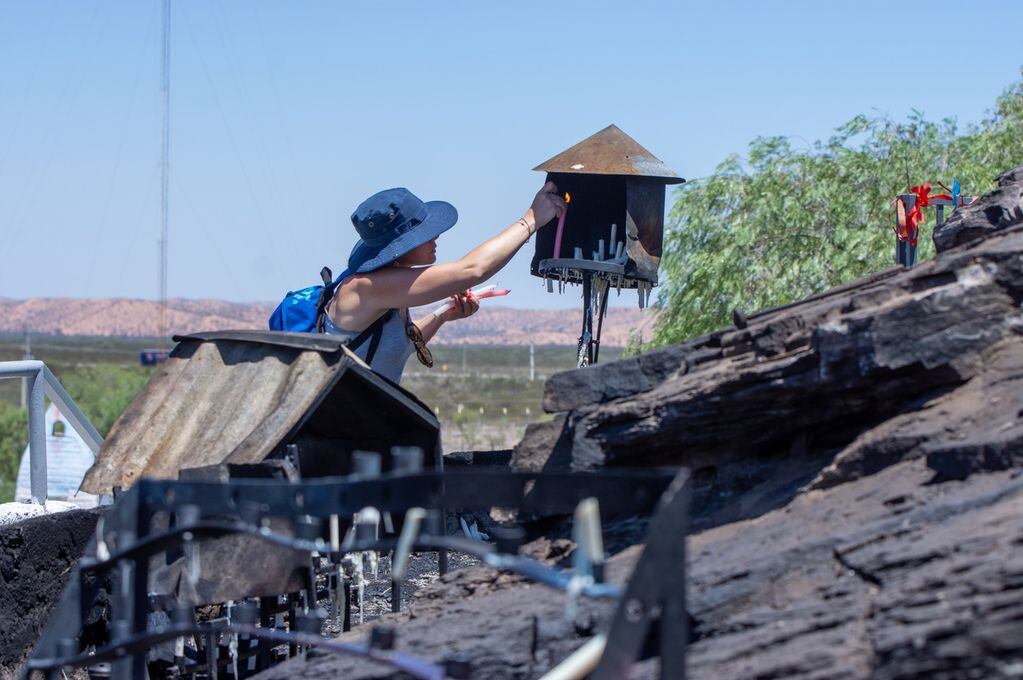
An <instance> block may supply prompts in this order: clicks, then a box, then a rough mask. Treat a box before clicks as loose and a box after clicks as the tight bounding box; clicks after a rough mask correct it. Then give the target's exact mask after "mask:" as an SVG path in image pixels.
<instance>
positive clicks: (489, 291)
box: [433, 286, 511, 318]
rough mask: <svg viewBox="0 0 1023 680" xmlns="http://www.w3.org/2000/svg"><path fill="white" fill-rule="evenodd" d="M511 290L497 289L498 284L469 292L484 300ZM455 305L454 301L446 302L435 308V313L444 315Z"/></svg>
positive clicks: (438, 315)
mask: <svg viewBox="0 0 1023 680" xmlns="http://www.w3.org/2000/svg"><path fill="white" fill-rule="evenodd" d="M510 292H511V291H510V290H508V289H503V290H497V286H482V287H480V288H477V289H476V290H470V291H469V294H470V295H472V296H473V297H474V298H476V299H477V300H483V299H485V298H492V297H501V296H504V295H507V294H508V293H510ZM454 306H455V303H454V302H445V303H444V304H442V305H441V306H440V307H438V308H437V309H435V310H433V315H434V316H435V317H438V318H440V317H441V316H443V315H444V312H446V311H448V310H449V309H451V308H452V307H454Z"/></svg>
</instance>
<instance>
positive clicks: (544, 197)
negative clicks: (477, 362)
mask: <svg viewBox="0 0 1023 680" xmlns="http://www.w3.org/2000/svg"><path fill="white" fill-rule="evenodd" d="M557 190H558V188H557V187H556V186H555V185H554V183H553V182H547V183H546V184H545V185H544V186H543V188H541V189H540V191H539V192H538V193H537V194H536V197H535V198H534V199H533V204H532V205H531V206H530V208H529V210H527V211H526V214H525V215H524V216H523V217H522V219H520V220H517V221H516V222H515V223H514V224H512V225H511V226H510V227H508V228H507V229H505V230H504V231H502V232H501V233H500V234H498V235H497V236H494V237H493V238H490V239H488V240H486V241H484V242H483V243H482V244H480V245H479V246H477V247H476V248H473V249H472V250H471V251H470V252H469V253H467V254H466V255H464V256H463V257H461V258H459V259H457V260H455V261H454V262H446V263H444V264H435V265H431V266H429V267H419V268H407V267H384V268H382V269H378V270H376V271H373V272H369V273H367V274H360V275H357V276H353V277H352V278H351V280H350V281H348V282H346V283H345V286H344V295H345V296H349V297H348V300H347V303H346V305H345V307H346V308H347V309H348V310H358V314H352V316H358V317H360V319H359V320H358V322H361V321H362V320H363V319H367V320H366V323H371V322H372V320H373V319H374V318H376V316H378V315H379V313H380V312H381V311H383V310H385V309H393V308H402V307H418V306H421V305H428V304H430V303H432V302H437V301H438V300H442V299H444V298H447V297H450V296H452V295H456V294H458V293H465V292H466V291H467V290H468V289H470V288H472V287H473V286H476V285H478V284H480V283H482V282H484V281H486V280H487V279H489V278H490V277H491V276H493V275H494V274H496V273H497V272H498V271H500V270H501V268H502V267H504V266H505V265H506V264H508V261H509V260H511V258H512V257H513V256H514V255H515V253H516V252H517V251H518V249H519V248H521V247H522V245H523V244H524V243H525V242H526V241H528V240H529V237H530V236H532V235H533V234H534V233H535V232H536V230H537V229H538V228H539V227H542V226H544V225H545V224H547V223H549V222H551V221H552V220H553V219H554V218H555V217H556V216H557V215H558V214H559V213H560V211H562V210H564V209H565V200H564V199H563V198H562V197H560V196H558V195H557V193H556V192H557ZM349 314H351V311H349ZM363 314H365V317H363ZM358 322H357V323H356V324H355V325H356V326H359V325H362V324H361V323H358Z"/></svg>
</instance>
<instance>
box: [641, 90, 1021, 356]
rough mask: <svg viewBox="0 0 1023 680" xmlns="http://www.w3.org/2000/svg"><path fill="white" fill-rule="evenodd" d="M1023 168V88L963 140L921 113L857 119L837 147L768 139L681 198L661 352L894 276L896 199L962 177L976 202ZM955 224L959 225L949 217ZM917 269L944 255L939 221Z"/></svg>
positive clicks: (663, 295)
mask: <svg viewBox="0 0 1023 680" xmlns="http://www.w3.org/2000/svg"><path fill="white" fill-rule="evenodd" d="M1021 163H1023V81H1021V82H1018V83H1016V84H1014V85H1012V86H1011V87H1009V88H1008V89H1007V90H1006V91H1005V92H1004V93H1003V94H1002V96H1001V97H999V98H998V100H997V101H996V105H995V107H994V109H993V110H992V111H990V112H989V114H988V117H987V118H986V119H985V120H983V121H982V122H981V123H979V124H977V125H971V126H969V127H968V128H967V129H966V130H964V131H960V130H959V127H958V126H957V124H956V121H955V120H953V119H945V120H942V121H939V122H932V121H929V120H927V119H926V118H925V117H924V115H923V114H922V113H920V112H917V111H914V113H913V114H912V115H911V116H910V117H909V119H908V120H906V121H903V122H898V121H895V120H893V119H891V118H890V117H887V116H866V115H860V116H856V117H855V118H853V119H852V120H850V121H849V122H847V123H845V124H844V125H842V126H840V127H839V128H837V129H836V130H835V133H834V135H833V136H832V137H831V138H830V139H828V140H826V141H817V142H815V143H814V144H811V145H809V146H797V145H794V144H793V142H792V141H791V140H790V139H788V138H785V137H758V138H757V139H755V140H753V142H752V143H751V144H750V145H749V152H748V154H747V156H746V158H744V159H743V158H740V157H738V156H734V155H733V156H730V157H729V158H727V159H725V161H724V162H723V163H721V164H720V165H719V166H718V167H717V169H716V170H715V171H714V173H713V174H711V175H710V176H709V177H705V178H702V179H698V180H695V181H691V182H688V183H687V184H684V185H682V187H680V188H679V190H678V191H677V193H676V194H675V203H674V206H673V208H672V210H671V213H670V217H669V220H668V225H667V228H666V233H665V249H664V255H663V259H662V261H661V272H662V280H663V284H662V287H661V291H660V293H659V296H658V303H657V306H658V308H659V312H660V314H659V319H658V322H657V324H656V326H655V330H654V338H653V341H652V342H651V343H650V344H651V345H652V346H659V345H665V344H669V343H672V342H678V341H681V340H684V339H686V338H690V337H693V336H696V335H700V334H702V333H706V332H709V331H712V330H714V329H717V328H721V327H723V326H727V325H729V324H730V323H731V322H730V317H731V312H732V310H733V309H741V310H744V311H746V312H751V311H756V310H760V309H765V308H769V307H773V306H776V305H780V304H784V303H786V302H790V301H792V300H796V299H799V298H801V297H805V296H806V295H810V294H813V293H816V292H820V291H822V290H826V289H828V288H831V287H834V286H836V285H839V284H841V283H845V282H848V281H851V280H854V279H857V278H859V277H861V276H864V275H866V274H869V273H871V272H874V271H878V270H882V269H887V268H889V267H892V266H894V251H895V237H894V235H893V232H892V228H893V226H894V216H893V211H892V209H891V208H890V207H889V204H890V202H891V200H892V198H893V197H894V196H895V195H896V194H899V193H906V192H908V190H909V188H910V187H911V186H914V185H917V184H922V183H924V182H927V181H930V182H931V183H932V184H933V185H934V189H936V190H937V191H936V192H935V193H941V189H940V187H939V186H938V185H937V184H936V182H937V181H938V180H940V181H942V182H944V183H945V184H946V185H948V186H951V184H952V180H953V178H958V179H959V181H960V183H961V185H962V187H963V192H964V193H965V194H981V193H984V192H987V191H989V190H990V189H992V188H993V186H994V183H993V180H994V178H995V177H996V176H997V175H998V174H999V173H1001V172H1003V171H1004V170H1007V169H1009V168H1011V167H1014V166H1016V165H1020V164H1021ZM946 216H947V215H946ZM927 217H928V222H927V224H926V225H924V226H923V227H922V228H921V231H920V239H919V248H918V251H917V259H918V261H919V260H922V259H925V258H927V257H930V256H933V253H934V246H933V243H931V240H930V234H931V229H932V228H933V224H934V211H933V210H931V211H929V212H928V215H927Z"/></svg>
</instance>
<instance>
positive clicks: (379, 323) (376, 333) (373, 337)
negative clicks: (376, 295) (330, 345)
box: [345, 309, 394, 365]
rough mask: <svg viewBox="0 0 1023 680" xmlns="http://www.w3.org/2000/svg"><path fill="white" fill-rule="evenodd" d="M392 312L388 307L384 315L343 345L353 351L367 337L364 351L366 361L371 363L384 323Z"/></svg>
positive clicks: (382, 332)
mask: <svg viewBox="0 0 1023 680" xmlns="http://www.w3.org/2000/svg"><path fill="white" fill-rule="evenodd" d="M393 314H394V310H393V309H388V310H387V312H386V313H385V314H384V315H382V316H381V317H380V318H378V319H377V320H376V321H374V322H373V323H371V324H370V325H369V327H368V328H367V329H366V330H364V331H363V332H361V333H359V334H358V335H357V336H355V338H353V339H352V340H351V341H350V342H348V343H346V344H345V346H346V347H347V348H348V349H350V350H352V351H353V352H354V351H355V350H357V349H358V348H359V347H360V346H361V345H362V343H364V342H366V340H367V339H369V351H368V352H366V363H367V364H371V365H372V363H373V357H374V356H376V353H377V347H378V346H379V345H380V338H381V336H383V334H384V324H385V323H387V320H388V319H390V318H391V316H392V315H393Z"/></svg>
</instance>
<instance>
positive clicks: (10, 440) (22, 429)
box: [0, 402, 28, 503]
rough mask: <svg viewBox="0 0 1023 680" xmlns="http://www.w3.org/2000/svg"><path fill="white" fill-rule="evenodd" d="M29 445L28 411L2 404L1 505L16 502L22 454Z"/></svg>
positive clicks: (0, 452) (0, 418) (0, 410)
mask: <svg viewBox="0 0 1023 680" xmlns="http://www.w3.org/2000/svg"><path fill="white" fill-rule="evenodd" d="M27 445H28V411H26V410H25V409H23V408H18V407H17V406H14V405H13V404H9V403H7V402H0V503H6V502H8V501H12V500H14V482H15V480H16V479H17V477H18V463H19V462H20V461H21V453H22V451H24V450H25V447H26V446H27Z"/></svg>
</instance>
